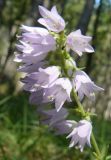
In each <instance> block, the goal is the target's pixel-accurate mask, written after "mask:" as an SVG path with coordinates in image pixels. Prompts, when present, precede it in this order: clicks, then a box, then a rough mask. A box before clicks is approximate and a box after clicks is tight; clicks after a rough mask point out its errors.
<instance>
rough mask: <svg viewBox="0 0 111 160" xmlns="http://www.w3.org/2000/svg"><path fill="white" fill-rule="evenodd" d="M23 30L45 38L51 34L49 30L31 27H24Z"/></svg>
mask: <svg viewBox="0 0 111 160" xmlns="http://www.w3.org/2000/svg"><path fill="white" fill-rule="evenodd" d="M21 30H22V31H24V32H29V33H35V34H38V35H43V36H45V35H47V34H49V32H48V30H47V29H45V28H41V27H29V26H25V25H22V26H21Z"/></svg>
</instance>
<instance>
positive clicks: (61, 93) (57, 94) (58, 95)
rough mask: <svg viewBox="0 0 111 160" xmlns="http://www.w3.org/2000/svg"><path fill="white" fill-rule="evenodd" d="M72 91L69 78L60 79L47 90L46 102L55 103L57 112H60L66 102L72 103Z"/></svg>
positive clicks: (45, 94) (45, 92)
mask: <svg viewBox="0 0 111 160" xmlns="http://www.w3.org/2000/svg"><path fill="white" fill-rule="evenodd" d="M71 90H72V85H71V82H70V80H69V79H68V78H59V79H57V80H56V81H55V82H54V83H53V84H52V85H50V86H49V88H47V89H45V91H44V102H49V101H55V107H56V110H57V112H59V110H60V109H61V108H62V106H63V104H64V103H65V101H66V100H67V101H68V102H71V98H70V93H71Z"/></svg>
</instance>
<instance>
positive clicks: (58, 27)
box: [38, 6, 65, 33]
mask: <svg viewBox="0 0 111 160" xmlns="http://www.w3.org/2000/svg"><path fill="white" fill-rule="evenodd" d="M39 12H40V14H41V16H42V17H43V18H40V19H39V20H38V22H39V23H40V24H42V25H44V26H45V27H46V28H47V29H48V30H50V31H53V32H56V33H59V32H61V31H63V30H64V28H65V21H64V19H63V18H62V17H61V16H60V15H59V13H58V12H57V9H56V6H53V7H52V9H51V11H49V10H47V9H46V8H44V7H43V6H39Z"/></svg>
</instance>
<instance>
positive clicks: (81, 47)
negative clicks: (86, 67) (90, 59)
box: [66, 29, 94, 56]
mask: <svg viewBox="0 0 111 160" xmlns="http://www.w3.org/2000/svg"><path fill="white" fill-rule="evenodd" d="M91 39H92V37H90V36H84V35H82V33H81V30H80V29H78V30H76V31H74V32H71V33H70V34H69V35H68V36H67V40H66V48H67V50H69V49H72V50H73V51H74V52H76V53H77V54H78V55H79V56H82V54H83V52H89V53H92V52H94V49H93V47H92V46H91V45H90V44H89V42H90V41H91Z"/></svg>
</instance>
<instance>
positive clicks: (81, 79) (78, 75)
mask: <svg viewBox="0 0 111 160" xmlns="http://www.w3.org/2000/svg"><path fill="white" fill-rule="evenodd" d="M73 86H74V87H75V90H76V92H78V96H79V98H80V100H82V99H83V97H84V95H86V96H87V97H88V98H90V99H91V100H92V101H94V100H95V94H94V93H95V92H97V91H102V90H104V89H103V88H101V87H99V86H97V85H96V84H95V83H94V82H93V81H92V80H91V79H90V78H89V76H88V75H87V74H86V73H85V72H84V71H81V70H78V71H76V72H75V75H74V79H73Z"/></svg>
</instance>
